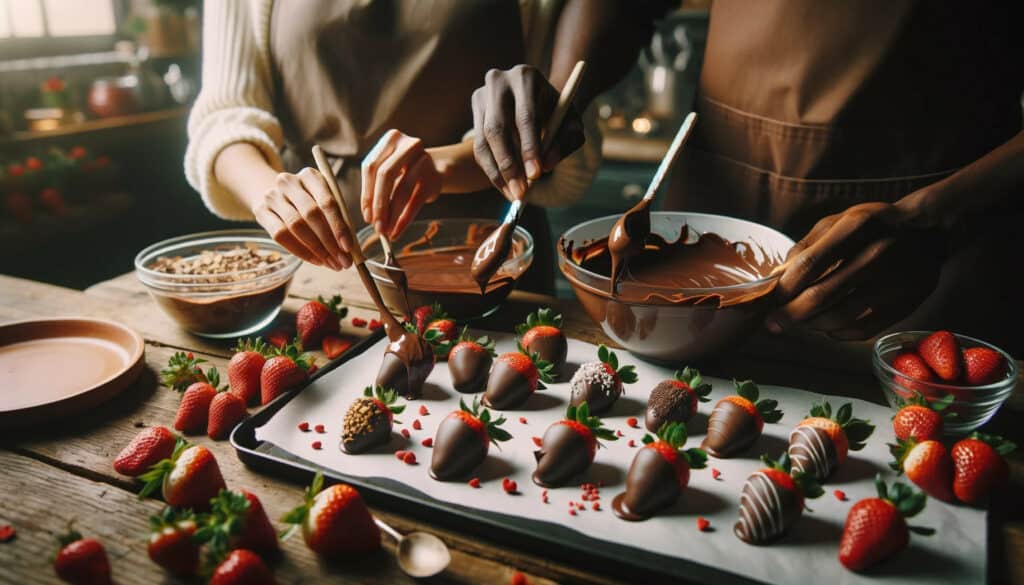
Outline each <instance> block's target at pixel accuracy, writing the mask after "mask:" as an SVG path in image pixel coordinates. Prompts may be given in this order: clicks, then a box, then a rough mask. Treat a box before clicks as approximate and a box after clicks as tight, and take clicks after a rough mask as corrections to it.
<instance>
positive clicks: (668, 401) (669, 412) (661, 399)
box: [644, 380, 696, 433]
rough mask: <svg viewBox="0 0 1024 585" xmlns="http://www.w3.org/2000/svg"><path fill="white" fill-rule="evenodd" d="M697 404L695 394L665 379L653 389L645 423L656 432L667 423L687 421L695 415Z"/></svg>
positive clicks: (648, 428) (648, 402) (648, 400)
mask: <svg viewBox="0 0 1024 585" xmlns="http://www.w3.org/2000/svg"><path fill="white" fill-rule="evenodd" d="M695 406H696V403H695V401H694V399H693V394H691V393H689V392H684V391H682V390H680V389H679V387H678V386H677V385H676V382H674V381H672V380H664V381H662V382H660V383H658V385H657V386H655V387H654V389H653V390H651V396H650V398H648V399H647V412H646V414H645V417H644V425H645V426H646V427H647V430H649V431H651V432H652V433H656V432H658V429H660V428H661V425H663V424H665V423H669V422H683V423H685V422H687V421H689V420H690V417H692V416H693V413H694V411H695V410H696V408H695Z"/></svg>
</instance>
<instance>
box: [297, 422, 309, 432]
mask: <svg viewBox="0 0 1024 585" xmlns="http://www.w3.org/2000/svg"><path fill="white" fill-rule="evenodd" d="M299 430H300V431H302V432H304V433H305V432H307V431H309V423H308V422H300V423H299Z"/></svg>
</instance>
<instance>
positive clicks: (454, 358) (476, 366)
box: [448, 349, 494, 394]
mask: <svg viewBox="0 0 1024 585" xmlns="http://www.w3.org/2000/svg"><path fill="white" fill-rule="evenodd" d="M493 361H494V358H492V357H491V354H489V353H487V352H479V351H474V350H472V349H459V350H458V351H456V352H454V353H453V354H451V355H449V356H448V373H450V374H451V376H452V386H454V387H455V390H456V391H458V392H462V393H463V394H475V393H477V392H480V391H481V390H483V389H484V386H485V385H486V384H487V374H488V372H490V370H491V363H492V362H493Z"/></svg>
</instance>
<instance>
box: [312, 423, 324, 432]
mask: <svg viewBox="0 0 1024 585" xmlns="http://www.w3.org/2000/svg"><path fill="white" fill-rule="evenodd" d="M313 430H314V431H316V432H318V433H326V432H327V431H326V430H325V429H324V425H316V426H315V427H313Z"/></svg>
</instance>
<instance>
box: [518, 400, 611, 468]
mask: <svg viewBox="0 0 1024 585" xmlns="http://www.w3.org/2000/svg"><path fill="white" fill-rule="evenodd" d="M598 439H603V440H605V441H615V440H618V437H616V436H615V433H614V432H612V431H611V430H610V429H606V428H605V427H604V426H602V425H601V419H599V418H597V417H596V416H590V407H588V406H587V403H586V402H584V403H583V404H581V405H580V406H579V407H576V406H572V405H570V406H569V407H568V408H566V410H565V418H564V419H562V420H560V421H557V422H555V423H553V424H552V425H551V426H550V427H548V430H547V431H545V432H544V438H543V439H542V440H541V448H540V449H539V450H537V451H536V452H534V455H535V456H536V459H537V470H536V471H535V472H534V474H533V482H534V483H536V484H537V485H540V486H544V487H554V486H560V485H564V484H565V483H566V482H568V481H569V480H570V479H571V478H572V477H573V476H575V475H577V474H579V473H583V472H584V471H586V470H587V468H588V467H590V464H591V463H593V462H594V455H595V454H596V453H597V446H598V442H597V440H598Z"/></svg>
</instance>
